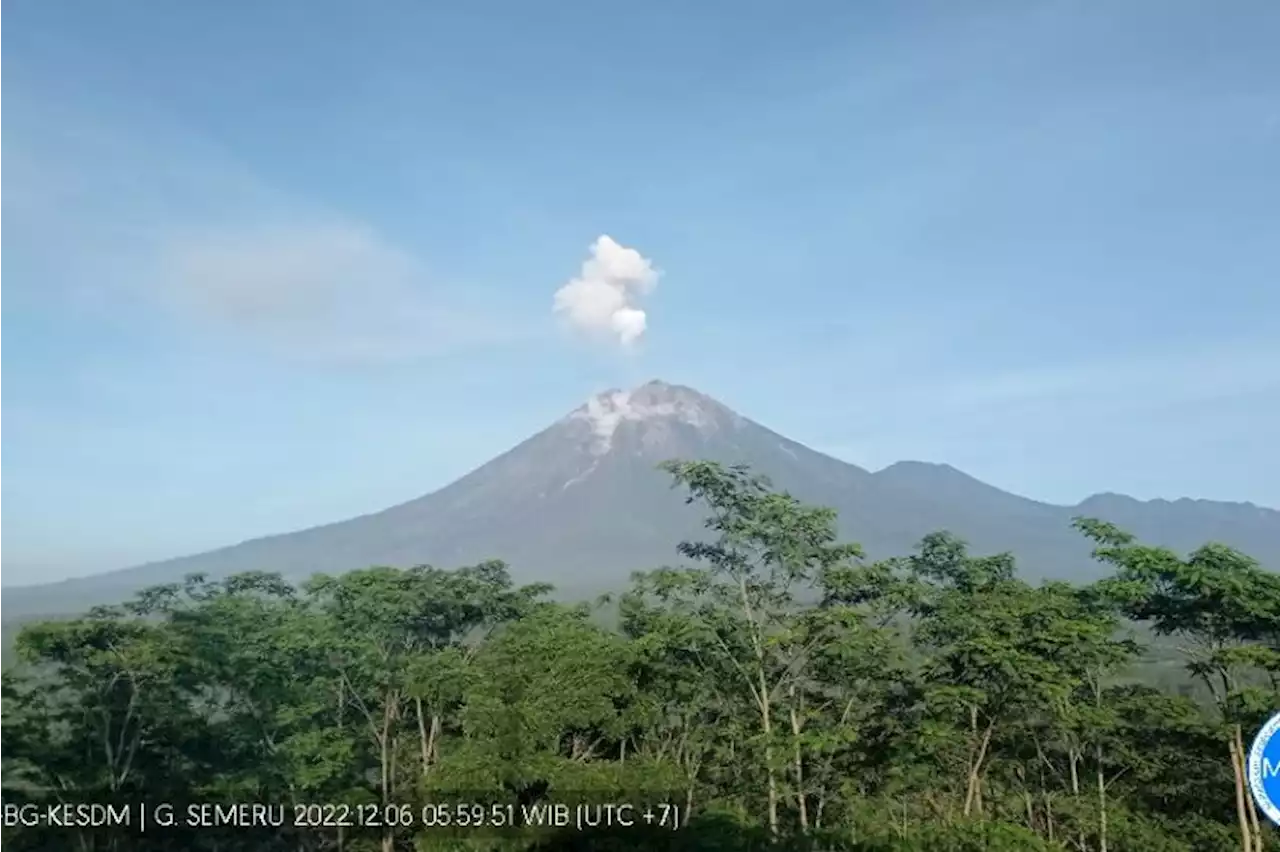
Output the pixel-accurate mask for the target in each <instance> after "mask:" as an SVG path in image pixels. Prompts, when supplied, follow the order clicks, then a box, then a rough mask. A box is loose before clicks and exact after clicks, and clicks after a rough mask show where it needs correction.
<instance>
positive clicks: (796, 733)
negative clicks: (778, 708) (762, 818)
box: [790, 684, 809, 834]
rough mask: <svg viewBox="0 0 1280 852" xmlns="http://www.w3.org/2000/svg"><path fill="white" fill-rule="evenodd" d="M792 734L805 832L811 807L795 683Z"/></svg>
mask: <svg viewBox="0 0 1280 852" xmlns="http://www.w3.org/2000/svg"><path fill="white" fill-rule="evenodd" d="M790 711H791V736H792V741H793V742H794V744H795V755H794V757H793V758H792V763H793V765H794V767H795V776H796V806H797V807H798V808H799V810H800V831H801V833H803V834H808V833H809V808H808V806H807V804H806V802H805V795H804V755H803V753H802V751H801V748H800V717H799V715H797V713H796V688H795V684H792V685H791V708H790Z"/></svg>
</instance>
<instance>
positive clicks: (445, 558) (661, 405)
mask: <svg viewBox="0 0 1280 852" xmlns="http://www.w3.org/2000/svg"><path fill="white" fill-rule="evenodd" d="M667 458H706V459H710V460H714V461H721V462H725V463H746V464H749V465H750V466H751V467H752V468H753V469H754V470H756V471H757V472H759V473H762V474H765V475H766V476H769V477H770V478H771V479H772V480H773V482H774V484H775V485H776V486H777V487H779V488H783V489H786V490H788V491H790V492H791V493H793V494H795V495H796V496H797V497H798V498H800V499H802V500H805V501H806V502H812V503H818V504H822V505H829V506H831V507H832V508H835V509H836V510H837V511H838V512H839V513H840V519H841V532H842V534H843V535H844V536H845V537H846V538H848V539H850V540H854V541H858V542H859V543H861V544H862V545H863V546H864V548H865V549H866V550H867V551H868V553H869V555H871V556H873V557H877V558H878V557H882V556H888V555H897V554H900V553H904V552H908V551H909V548H910V547H911V546H912V545H914V543H915V542H916V541H918V540H919V538H920V537H921V536H922V535H924V534H925V533H928V532H931V531H934V530H935V529H950V530H952V531H953V532H956V533H957V534H959V535H961V537H963V538H966V539H967V540H969V541H970V542H971V544H972V545H973V546H974V548H975V550H976V551H978V552H996V551H999V550H1005V549H1008V550H1012V551H1013V552H1014V553H1015V555H1017V556H1019V559H1020V564H1022V563H1024V562H1025V563H1026V564H1025V565H1024V570H1026V571H1027V572H1028V574H1029V575H1031V576H1034V577H1039V578H1043V577H1055V578H1056V577H1059V576H1062V577H1063V578H1066V577H1072V578H1079V577H1080V576H1086V577H1087V576H1090V575H1093V574H1097V573H1098V571H1099V569H1098V567H1097V566H1096V565H1093V564H1092V562H1091V560H1090V559H1089V548H1088V546H1087V543H1086V542H1085V541H1084V540H1083V539H1082V538H1081V537H1079V536H1078V535H1076V534H1075V533H1074V532H1072V531H1071V530H1070V528H1069V525H1070V518H1071V517H1072V516H1073V515H1075V514H1082V513H1089V512H1090V511H1091V510H1098V511H1099V513H1101V514H1103V515H1104V516H1106V517H1107V519H1108V520H1112V521H1114V522H1115V523H1117V524H1119V525H1120V526H1122V527H1124V528H1127V529H1131V531H1133V532H1134V533H1135V534H1137V535H1138V536H1139V537H1140V538H1142V539H1143V540H1144V541H1151V542H1152V543H1156V544H1167V545H1168V546H1171V547H1174V548H1175V549H1179V550H1187V549H1189V548H1190V547H1194V546H1197V545H1198V544H1201V543H1203V542H1204V541H1207V540H1223V541H1224V542H1225V543H1227V544H1231V545H1233V546H1237V547H1240V548H1241V549H1242V550H1244V551H1245V552H1248V553H1250V555H1252V556H1254V557H1255V558H1258V559H1259V560H1260V561H1263V563H1264V564H1270V565H1272V566H1274V565H1275V562H1276V558H1277V557H1278V556H1280V512H1277V511H1275V510H1272V509H1268V508H1266V507H1258V506H1254V505H1253V504H1248V503H1246V504H1240V503H1223V502H1219V501H1205V500H1196V499H1193V498H1179V499H1176V500H1172V501H1170V500H1151V501H1141V500H1138V499H1136V498H1132V497H1128V496H1126V495H1116V494H1112V493H1109V492H1100V493H1099V494H1095V495H1091V496H1090V497H1088V498H1086V499H1085V500H1083V501H1081V502H1080V503H1077V504H1074V505H1070V506H1064V505H1060V504H1053V503H1046V502H1041V501H1036V500H1033V499H1031V498H1027V497H1023V496H1020V495H1016V494H1012V493H1010V492H1006V491H1003V490H1002V489H999V488H997V487H996V486H993V485H990V484H988V483H985V482H983V481H981V480H979V479H977V478H975V477H973V476H971V475H969V474H967V473H964V472H963V471H960V470H958V469H956V468H955V467H953V466H951V465H948V464H945V463H936V462H922V461H900V462H895V463H893V464H891V465H888V466H886V467H884V468H882V469H880V470H878V471H870V470H867V469H865V468H862V467H860V466H858V465H856V464H853V463H850V462H847V461H844V460H841V459H838V458H835V457H834V456H830V455H827V454H825V453H821V452H819V451H817V450H814V449H812V448H810V447H808V446H806V445H804V444H802V443H800V442H798V441H794V440H792V439H790V438H788V437H786V436H785V435H782V434H780V433H777V432H774V431H773V430H771V429H769V428H768V427H766V426H762V425H761V424H759V423H757V422H756V421H753V420H751V419H749V418H746V417H744V416H743V415H741V414H739V413H738V412H736V411H734V410H732V409H730V408H728V407H727V406H725V405H724V404H723V403H720V402H719V401H717V400H715V399H713V398H711V397H709V396H706V395H705V394H702V393H700V392H698V391H696V390H694V389H693V388H690V387H687V386H684V385H676V384H668V383H666V382H662V381H659V380H653V381H650V382H647V383H645V384H643V385H640V386H638V387H636V388H633V389H632V390H629V391H626V390H619V389H616V388H613V389H610V390H607V391H604V392H602V393H600V394H596V395H593V396H592V397H591V398H589V399H588V400H587V401H586V402H585V403H584V404H582V405H580V406H578V407H577V408H575V409H573V410H572V411H570V412H568V413H567V414H566V415H564V416H563V417H561V418H559V419H558V420H556V421H555V422H553V423H552V424H550V425H549V426H547V427H546V428H544V429H542V430H540V431H539V432H536V433H535V434H533V435H532V436H530V437H529V438H527V439H525V440H524V441H521V442H520V443H518V444H516V445H515V446H513V447H511V448H510V449H508V450H506V451H505V452H503V453H501V454H499V455H498V456H496V457H494V458H493V459H491V460H490V461H488V462H486V463H484V464H481V465H479V466H477V467H475V468H473V469H472V470H470V471H468V472H467V473H466V474H464V475H463V476H461V477H459V478H458V479H456V480H454V481H453V482H450V483H448V484H446V485H444V486H443V487H441V488H438V489H436V490H435V491H432V492H430V493H427V494H423V495H420V496H418V497H415V498H412V499H410V500H407V501H405V502H402V503H398V504H395V505H393V506H389V507H386V508H384V509H380V510H376V511H374V512H370V513H367V514H363V515H358V516H355V517H353V518H348V519H345V520H340V521H334V522H330V523H326V524H320V525H317V526H312V527H307V528H304V529H301V530H295V531H292V532H284V533H277V534H273V535H268V536H260V537H255V538H250V539H246V540H244V541H241V542H238V543H236V544H231V545H227V546H226V547H221V548H216V549H214V550H210V551H205V552H202V553H196V554H190V555H187V556H180V557H176V558H172V559H163V560H156V561H152V562H147V563H143V564H141V565H137V566H132V567H129V568H124V569H118V570H114V571H108V572H104V573H100V574H95V575H90V576H87V577H79V578H73V579H68V580H62V581H58V582H55V583H46V584H38V585H28V586H5V589H4V590H5V592H7V593H8V594H6V595H5V596H4V598H3V602H4V617H5V618H6V619H8V618H10V617H11V616H13V615H23V614H29V613H32V612H63V611H67V610H68V608H74V607H81V606H85V605H92V603H103V602H109V599H112V598H119V597H120V596H123V595H127V594H131V593H132V592H133V591H136V590H137V588H140V587H142V586H145V585H151V584H153V583H157V582H171V581H174V580H177V579H180V578H181V576H183V575H184V574H186V573H192V572H200V573H205V574H207V575H209V576H211V577H217V576H224V575H226V574H229V573H235V572H238V571H244V570H266V571H280V572H281V573H283V574H285V575H286V576H290V577H293V578H297V577H300V576H303V575H307V574H310V573H313V572H316V571H325V572H334V571H343V570H350V569H354V568H360V567H366V566H367V565H370V564H436V565H440V566H442V567H452V566H454V565H459V564H469V563H472V562H476V561H480V560H482V559H486V558H501V559H504V560H506V561H508V562H509V563H510V564H511V565H512V571H513V574H515V575H516V576H518V577H519V578H521V579H523V580H546V581H549V582H553V583H557V584H558V585H560V586H562V587H565V588H566V589H570V588H573V589H584V590H591V591H593V592H594V591H604V590H608V589H609V588H613V587H616V586H617V585H620V584H621V583H622V582H625V579H626V577H627V576H628V575H629V574H630V571H631V570H635V569H643V568H650V567H655V566H656V565H658V564H664V563H669V562H672V561H674V560H675V557H676V554H675V545H676V543H677V542H678V541H679V540H681V539H682V538H687V537H689V536H692V535H696V534H697V533H698V532H699V529H700V523H699V522H700V518H699V517H698V515H697V513H696V512H692V511H690V509H689V507H686V506H685V505H684V501H683V497H682V495H679V494H673V493H672V491H671V488H670V483H669V481H668V480H667V479H666V478H665V477H664V476H663V475H662V474H660V473H659V472H658V471H657V470H656V465H657V463H658V462H660V461H662V460H665V459H667ZM1196 536H1200V538H1199V539H1198V540H1197V539H1196V538H1195V537H1196Z"/></svg>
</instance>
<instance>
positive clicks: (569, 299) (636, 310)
mask: <svg viewBox="0 0 1280 852" xmlns="http://www.w3.org/2000/svg"><path fill="white" fill-rule="evenodd" d="M657 283H658V271H657V270H655V269H654V268H653V264H652V263H651V262H650V261H649V260H648V259H647V258H645V257H643V256H642V255H641V254H640V252H638V251H636V250H635V249H631V248H627V247H625V246H621V245H618V243H617V242H616V241H614V239H613V238H612V237H609V236H607V235H602V236H600V237H599V238H597V239H596V241H595V242H594V243H592V245H591V257H589V258H587V260H586V261H585V262H584V263H583V264H582V271H581V272H580V273H578V277H577V278H574V279H573V280H572V281H570V282H569V283H568V284H565V285H564V286H563V287H561V288H560V289H559V290H557V291H556V297H555V311H556V313H558V314H560V315H561V316H563V317H565V318H566V319H567V320H568V321H569V323H570V324H571V325H573V326H574V327H575V328H577V329H580V330H582V331H585V332H586V333H588V334H590V335H593V336H597V337H608V338H612V339H614V340H617V341H618V342H619V343H620V344H622V345H623V346H630V345H631V344H632V343H635V342H636V341H637V340H639V339H640V337H641V336H643V335H644V331H645V326H646V324H647V318H646V316H645V312H644V311H643V310H642V309H641V308H640V307H638V305H637V304H636V301H637V300H638V299H639V297H641V296H643V295H645V294H646V293H648V292H649V291H651V290H652V289H653V288H654V286H655V285H657Z"/></svg>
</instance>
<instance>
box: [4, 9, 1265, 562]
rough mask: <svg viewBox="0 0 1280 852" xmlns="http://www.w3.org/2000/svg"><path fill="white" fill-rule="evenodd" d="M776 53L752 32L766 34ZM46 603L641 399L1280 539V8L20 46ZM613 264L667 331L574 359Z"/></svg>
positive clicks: (14, 224) (390, 15)
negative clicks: (128, 569)
mask: <svg viewBox="0 0 1280 852" xmlns="http://www.w3.org/2000/svg"><path fill="white" fill-rule="evenodd" d="M730 9H732V11H730ZM5 17H6V18H7V19H8V20H7V23H8V24H9V26H8V27H7V28H6V29H5V30H4V42H3V74H4V77H3V79H4V90H3V95H4V101H5V105H6V106H7V107H8V110H9V112H8V115H9V123H8V125H6V126H5V127H6V132H5V133H4V136H3V154H4V166H5V167H7V168H6V169H5V175H6V177H7V178H8V182H7V183H6V184H5V185H4V189H5V192H4V195H3V216H4V219H3V221H4V225H5V231H4V243H3V252H4V253H3V264H4V265H3V281H4V284H5V285H7V286H6V287H5V289H4V296H5V303H4V312H3V347H4V348H3V356H4V380H5V382H4V398H3V402H4V413H5V417H4V424H3V425H4V427H5V428H4V432H3V451H4V459H5V462H6V463H5V466H4V478H3V490H4V493H3V497H4V509H5V512H4V514H3V540H4V544H5V545H6V547H7V550H6V551H5V559H4V567H5V568H6V569H7V570H6V571H5V574H4V581H5V583H6V584H9V583H24V582H34V581H38V580H47V579H57V578H60V577H63V576H70V575H74V574H80V573H88V572H94V571H98V570H106V569H110V568H117V567H123V566H126V565H130V564H134V563H137V562H140V561H143V560H149V559H155V558H162V557H167V556H174V555H179V554H184V553H189V552H195V551H199V550H203V549H207V548H211V547H214V546H218V545H223V544H228V543H232V542H235V541H239V540H242V539H245V538H249V537H253V536H257V535H262V534H268V533H274V532H281V531H287V530H291V529H296V528H301V527H305V526H309V525H313V524H317V523H322V522H326V521H332V520H339V519H342V518H346V517H350V516H352V515H356V514H361V513H364V512H368V511H372V510H376V509H379V508H382V507H385V506H387V505H391V504H393V503H396V502H399V501H402V500H405V499H409V498H412V497H414V496H417V495H419V494H422V493H425V492H427V491H430V490H433V489H435V488H437V487H439V486H441V485H443V484H445V483H447V482H448V481H450V480H451V479H453V478H455V477H457V476H459V475H461V474H463V473H465V472H466V471H467V470H469V469H471V468H473V467H475V466H477V465H479V464H481V463H482V462H484V461H486V460H488V459H489V458H490V457H492V456H494V455H496V454H497V453H499V452H501V451H504V450H506V449H507V448H509V447H510V446H512V445H513V444H515V443H517V442H518V441H520V440H522V439H523V438H524V437H527V436H528V435H529V434H531V433H533V432H534V431H536V430H538V429H540V428H542V427H544V426H545V425H547V424H548V423H550V422H551V421H553V420H555V419H556V418H558V417H560V416H561V415H563V414H564V413H565V412H566V411H568V410H569V409H571V408H573V407H574V406H576V405H578V404H580V403H581V402H582V401H583V400H584V399H585V398H586V397H587V396H588V395H589V394H591V393H593V392H596V391H599V390H602V389H604V388H607V387H610V386H628V385H631V384H637V383H639V382H641V381H644V380H646V379H649V378H652V377H661V378H663V379H666V380H668V381H675V382H681V383H685V384H690V385H692V386H694V387H696V388H698V389H700V390H703V391H705V392H707V393H710V394H711V395H713V396H715V397H717V398H719V399H720V400H722V401H723V402H725V403H727V404H729V405H731V406H732V407H734V408H736V409H737V410H739V411H740V412H741V413H743V414H746V415H747V416H749V417H752V418H754V419H756V420H758V421H760V422H762V423H764V424H765V425H767V426H770V427H771V428H774V429H776V430H778V431H780V432H783V433H784V434H787V435H788V436H789V437H793V438H795V439H796V440H799V441H801V442H804V443H807V444H809V445H811V446H813V447H815V448H817V449H821V450H824V451H827V452H831V453H832V454H834V455H837V456H839V457H841V458H844V459H847V460H849V461H852V462H855V463H857V464H861V465H863V466H866V467H870V468H879V467H882V466H884V465H886V464H889V463H891V462H893V461H895V460H898V459H904V458H911V459H925V460H930V461H945V462H948V463H950V464H953V465H955V466H957V467H959V468H961V469H963V470H965V471H967V472H969V473H972V474H974V475H976V476H978V477H980V478H982V479H985V480H987V481H989V482H991V483H993V484H995V485H998V486H1000V487H1003V488H1006V489H1009V490H1012V491H1016V492H1019V493H1022V494H1026V495H1028V496H1032V497H1035V498H1038V499H1044V500H1050V501H1054V502H1067V503H1070V502H1075V501H1077V500H1080V499H1082V498H1084V497H1085V496H1087V495H1088V494H1090V493H1094V492H1098V491H1119V492H1124V493H1130V494H1133V495H1135V496H1138V497H1142V498H1151V497H1170V498H1173V497H1179V496H1195V497H1204V498H1212V499H1222V500H1249V501H1253V502H1256V503H1260V504H1263V505H1269V506H1280V491H1278V490H1277V488H1280V453H1277V451H1276V446H1275V436H1276V435H1278V434H1280V99H1278V98H1277V94H1276V93H1277V89H1276V82H1277V80H1280V52H1277V51H1275V49H1274V47H1275V45H1276V44H1280V7H1278V6H1277V5H1276V4H1275V3H1272V2H1267V0H1257V2H1249V0H1239V2H1233V3H1227V4H1214V3H1208V2H1203V0H1200V2H1184V1H1183V0H1130V2H1125V3H1114V4H1096V3H1083V2H1036V1H1035V0H1033V2H1025V0H1018V2H1007V3H1002V2H975V3H953V2H945V3H944V2H938V3H888V2H884V3H879V2H859V3H850V2H809V3H805V2H801V3H781V2H758V1H757V0H750V2H739V3H735V4H733V5H732V7H730V6H729V5H728V4H719V3H689V2H684V0H650V2H646V3H626V4H623V3H612V2H604V3H601V2H596V3H583V2H578V0H560V1H559V2H556V3H517V2H504V3H494V2H481V0H476V2H470V3H450V4H445V3H422V2H408V0H403V2H401V0H386V2H379V3H354V2H349V3H334V2H316V0H308V2H253V3H247V2H226V3H171V2H144V1H143V0H134V2H129V3H112V4H103V3H100V2H89V0H84V2H69V0H54V2H50V0H10V2H8V3H6V4H5ZM601 234H608V235H611V236H612V237H613V238H615V239H616V240H618V242H620V243H622V244H623V245H625V246H629V247H633V248H635V249H636V250H638V251H639V252H640V253H642V254H643V255H644V257H646V258H648V259H650V260H652V262H653V264H654V265H655V266H656V267H657V268H658V269H659V270H661V277H660V279H659V281H658V284H657V287H656V288H655V289H653V291H652V292H651V293H649V294H648V295H647V296H646V297H645V298H644V300H643V308H644V309H645V311H646V312H647V315H648V331H647V334H646V335H645V337H644V338H643V339H642V341H641V342H640V343H639V344H637V345H634V346H631V347H625V348H624V347H620V346H617V345H614V344H611V343H609V342H607V341H602V340H598V339H587V338H584V337H583V336H582V335H575V334H574V333H572V332H571V331H569V330H566V328H565V327H564V324H563V322H562V321H559V320H558V319H557V317H556V315H554V314H553V311H552V300H553V294H554V293H555V292H556V290H557V289H559V288H560V287H561V286H562V285H564V284H565V283H566V282H567V281H569V280H570V279H571V278H573V277H574V276H575V275H576V274H577V273H578V271H579V268H580V266H581V264H582V263H583V261H584V260H585V259H586V256H587V251H588V248H589V246H590V245H591V244H592V243H593V241H594V240H595V239H596V238H597V237H598V236H599V235H601Z"/></svg>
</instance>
